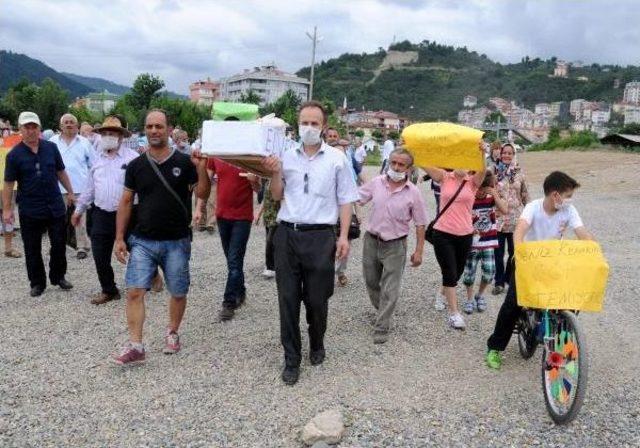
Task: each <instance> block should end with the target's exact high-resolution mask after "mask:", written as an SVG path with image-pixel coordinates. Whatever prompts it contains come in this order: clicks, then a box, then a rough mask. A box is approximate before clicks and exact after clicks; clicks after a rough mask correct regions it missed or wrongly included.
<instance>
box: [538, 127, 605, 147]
mask: <svg viewBox="0 0 640 448" xmlns="http://www.w3.org/2000/svg"><path fill="white" fill-rule="evenodd" d="M596 146H600V140H599V139H598V136H597V135H596V134H594V133H593V132H589V131H580V132H572V133H571V134H570V135H569V136H568V137H565V138H561V137H559V136H558V135H557V134H555V135H553V136H550V137H549V140H547V141H546V142H544V143H540V144H538V145H533V146H531V147H530V148H529V149H528V151H553V150H556V149H569V148H571V149H574V150H579V151H580V150H587V149H590V148H594V147H596Z"/></svg>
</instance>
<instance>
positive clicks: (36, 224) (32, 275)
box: [20, 214, 67, 288]
mask: <svg viewBox="0 0 640 448" xmlns="http://www.w3.org/2000/svg"><path fill="white" fill-rule="evenodd" d="M20 227H21V231H20V232H21V233H22V242H23V244H24V258H25V261H26V264H27V275H28V277H29V283H30V284H31V287H32V288H33V287H34V286H42V287H43V288H44V287H46V286H47V274H46V272H45V270H44V261H43V260H42V235H43V234H44V233H45V232H47V233H48V235H49V241H50V243H51V250H50V251H49V256H50V259H49V280H50V281H51V284H54V285H55V284H57V283H58V282H59V281H60V280H62V279H63V278H64V276H65V274H66V273H67V255H66V252H67V249H66V233H65V228H66V222H65V215H62V216H58V217H49V218H45V219H41V218H32V217H29V216H25V215H22V214H21V215H20Z"/></svg>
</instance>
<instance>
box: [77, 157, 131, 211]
mask: <svg viewBox="0 0 640 448" xmlns="http://www.w3.org/2000/svg"><path fill="white" fill-rule="evenodd" d="M138 155H139V154H138V153H137V152H136V151H134V150H132V149H129V148H128V147H126V146H124V145H122V146H120V149H119V150H118V151H117V152H116V153H115V155H114V156H111V157H110V156H108V155H107V154H106V153H105V152H102V153H101V154H99V155H96V158H95V160H94V164H93V166H92V167H91V170H89V176H88V181H87V187H86V189H85V190H84V192H83V193H82V194H81V195H80V198H79V199H78V204H77V205H76V212H77V213H83V212H84V211H85V210H86V209H87V208H88V207H89V205H90V204H91V203H94V204H95V205H96V207H99V208H101V209H102V210H105V211H107V212H115V211H116V210H118V204H119V203H120V197H121V196H122V189H123V188H124V172H125V170H126V168H127V165H128V164H129V162H131V161H132V160H134V159H135V158H137V157H138Z"/></svg>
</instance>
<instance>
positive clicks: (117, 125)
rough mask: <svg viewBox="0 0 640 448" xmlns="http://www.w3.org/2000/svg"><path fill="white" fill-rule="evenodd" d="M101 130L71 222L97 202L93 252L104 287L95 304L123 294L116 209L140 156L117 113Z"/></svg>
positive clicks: (92, 232) (107, 119)
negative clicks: (116, 264) (116, 256)
mask: <svg viewBox="0 0 640 448" xmlns="http://www.w3.org/2000/svg"><path fill="white" fill-rule="evenodd" d="M98 132H99V133H100V136H101V139H100V142H99V144H98V153H97V154H96V156H95V159H94V163H93V166H92V167H91V170H90V171H89V176H88V180H87V186H86V188H85V189H84V191H83V192H82V194H81V195H80V198H79V199H78V204H77V206H76V211H75V213H74V214H73V216H72V217H71V222H72V224H73V225H74V226H75V225H77V223H79V222H80V217H81V216H82V214H83V213H84V212H85V211H86V210H87V208H88V207H89V206H90V205H91V204H92V203H93V204H94V206H93V210H92V215H91V217H92V226H91V235H90V237H91V248H92V250H91V252H92V254H93V259H94V261H95V263H96V270H97V272H98V280H99V281H100V286H101V288H102V291H101V292H100V293H99V294H97V295H95V296H94V297H93V298H92V300H91V303H93V304H94V305H102V304H104V303H107V302H110V301H112V300H116V299H119V298H120V291H118V288H117V286H116V283H115V279H114V274H113V268H112V267H111V252H112V251H113V245H114V242H115V239H116V212H117V210H118V204H119V203H120V198H121V196H122V189H123V188H124V172H125V170H126V168H127V165H128V164H129V162H131V161H132V160H134V159H135V158H137V157H138V152H137V151H134V150H132V149H130V148H129V147H128V146H127V145H122V141H123V139H124V138H125V137H129V136H130V135H131V133H130V132H129V130H128V129H127V128H126V127H124V126H123V125H122V122H121V121H120V120H119V119H118V118H117V117H114V116H110V117H107V118H106V119H105V121H104V124H103V125H102V126H101V127H100V128H99V129H98Z"/></svg>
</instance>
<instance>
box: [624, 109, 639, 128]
mask: <svg viewBox="0 0 640 448" xmlns="http://www.w3.org/2000/svg"><path fill="white" fill-rule="evenodd" d="M632 123H640V107H627V108H626V109H625V111H624V124H625V126H626V125H628V124H632Z"/></svg>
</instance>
